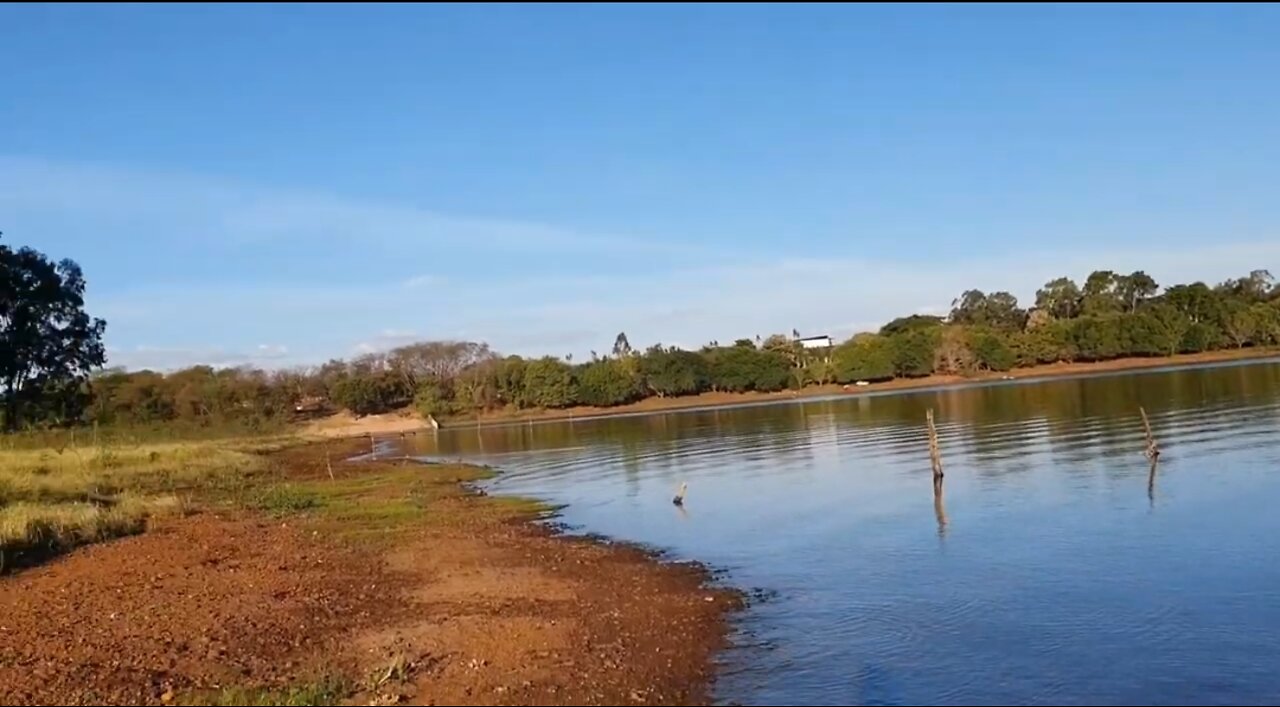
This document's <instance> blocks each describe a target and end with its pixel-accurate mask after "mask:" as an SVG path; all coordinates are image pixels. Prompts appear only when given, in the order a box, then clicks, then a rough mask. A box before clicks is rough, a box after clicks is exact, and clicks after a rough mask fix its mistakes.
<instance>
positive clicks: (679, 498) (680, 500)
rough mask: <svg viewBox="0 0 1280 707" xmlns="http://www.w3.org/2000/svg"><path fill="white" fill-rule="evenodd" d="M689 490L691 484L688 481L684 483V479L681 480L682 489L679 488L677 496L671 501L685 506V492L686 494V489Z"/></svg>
mask: <svg viewBox="0 0 1280 707" xmlns="http://www.w3.org/2000/svg"><path fill="white" fill-rule="evenodd" d="M688 490H689V484H686V483H684V482H683V481H682V482H680V490H679V491H676V497H675V498H673V499H671V502H672V503H674V504H676V505H677V506H683V505H684V494H685V492H686V491H688Z"/></svg>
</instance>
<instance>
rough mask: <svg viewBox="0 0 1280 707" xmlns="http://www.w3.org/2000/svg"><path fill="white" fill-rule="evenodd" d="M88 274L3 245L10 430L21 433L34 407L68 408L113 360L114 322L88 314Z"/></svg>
mask: <svg viewBox="0 0 1280 707" xmlns="http://www.w3.org/2000/svg"><path fill="white" fill-rule="evenodd" d="M84 290H85V280H84V274H83V272H81V270H80V266H79V265H76V264H75V263H74V262H73V261H71V260H62V261H60V262H56V263H55V262H53V261H52V260H50V259H49V258H48V257H46V256H45V255H44V254H43V253H40V252H38V251H36V250H33V249H31V248H19V249H17V250H14V249H12V248H10V247H8V246H6V245H3V244H0V395H2V396H3V400H4V426H5V429H7V430H14V429H17V428H18V426H19V424H20V423H21V421H22V415H23V408H24V406H26V405H35V404H37V403H38V404H40V405H42V406H48V405H49V403H50V401H51V400H53V399H60V400H61V401H62V403H63V405H62V406H61V407H64V408H65V404H66V403H68V402H71V397H72V396H79V395H80V394H81V387H82V386H81V384H82V383H83V382H84V381H85V380H86V379H87V378H88V376H89V372H90V371H91V370H93V369H94V368H97V367H99V366H101V365H102V364H103V363H104V362H105V361H106V355H105V354H106V351H105V349H104V347H103V345H102V334H103V332H104V331H105V330H106V327H107V325H106V322H104V321H103V320H101V319H94V318H92V317H90V316H89V315H88V314H87V313H85V311H84Z"/></svg>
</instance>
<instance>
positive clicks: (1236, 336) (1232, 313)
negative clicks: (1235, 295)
mask: <svg viewBox="0 0 1280 707" xmlns="http://www.w3.org/2000/svg"><path fill="white" fill-rule="evenodd" d="M1222 324H1223V331H1224V332H1225V333H1226V335H1227V336H1228V337H1229V338H1230V339H1231V343H1233V344H1235V345H1236V348H1241V349H1242V348H1244V347H1245V346H1246V345H1247V344H1249V343H1250V342H1251V341H1252V340H1253V335H1254V333H1255V332H1256V330H1257V324H1258V323H1257V319H1256V317H1255V312H1254V310H1253V308H1252V307H1250V306H1249V305H1248V304H1247V303H1246V302H1245V301H1244V300H1240V299H1230V300H1227V302H1226V303H1225V304H1224V310H1223V318H1222Z"/></svg>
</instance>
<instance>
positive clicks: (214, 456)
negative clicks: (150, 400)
mask: <svg viewBox="0 0 1280 707" xmlns="http://www.w3.org/2000/svg"><path fill="white" fill-rule="evenodd" d="M70 434H71V433H67V432H62V433H53V434H44V435H16V436H9V437H5V438H3V440H2V442H3V445H4V449H3V451H0V571H4V570H5V569H10V568H13V567H15V566H20V565H25V564H30V563H32V562H36V561H39V560H40V559H42V558H44V557H47V556H50V555H54V554H57V553H61V552H65V551H67V550H70V549H72V548H75V547H78V546H80V545H85V544H88V543H93V542H97V541H101V540H105V539H109V538H113V537H120V536H123V535H131V534H134V533H138V532H141V531H142V530H143V529H145V527H146V525H147V523H148V522H149V521H151V520H153V519H156V518H161V517H165V516H173V515H179V514H182V513H184V512H186V511H187V510H188V509H189V508H190V507H191V504H192V502H193V499H194V498H195V497H197V496H202V497H203V496H213V495H219V496H239V495H243V494H244V492H245V489H246V487H247V485H248V484H249V483H250V482H251V480H253V479H254V477H259V476H263V475H264V474H266V473H267V472H268V471H269V470H270V465H269V463H268V461H267V460H266V458H265V457H263V456H262V452H264V451H268V450H271V449H275V448H279V447H281V446H283V445H285V444H287V443H288V438H262V439H224V440H220V441H216V442H212V441H210V442H129V441H125V440H121V439H108V438H107V437H106V436H105V435H104V436H103V438H102V439H101V440H100V441H99V443H98V444H96V445H94V444H87V445H86V444H76V443H75V441H74V439H73V438H71V437H70ZM81 440H82V441H86V440H85V436H84V435H82V436H81Z"/></svg>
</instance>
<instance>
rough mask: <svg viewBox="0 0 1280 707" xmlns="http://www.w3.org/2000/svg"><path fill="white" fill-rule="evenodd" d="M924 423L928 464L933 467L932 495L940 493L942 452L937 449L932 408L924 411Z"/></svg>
mask: <svg viewBox="0 0 1280 707" xmlns="http://www.w3.org/2000/svg"><path fill="white" fill-rule="evenodd" d="M924 419H925V422H927V423H928V425H929V462H930V463H931V464H932V465H933V493H934V495H940V494H941V493H942V476H943V474H942V452H941V451H939V449H938V428H937V427H935V426H934V424H933V408H929V409H928V410H926V411H925V417H924Z"/></svg>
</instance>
